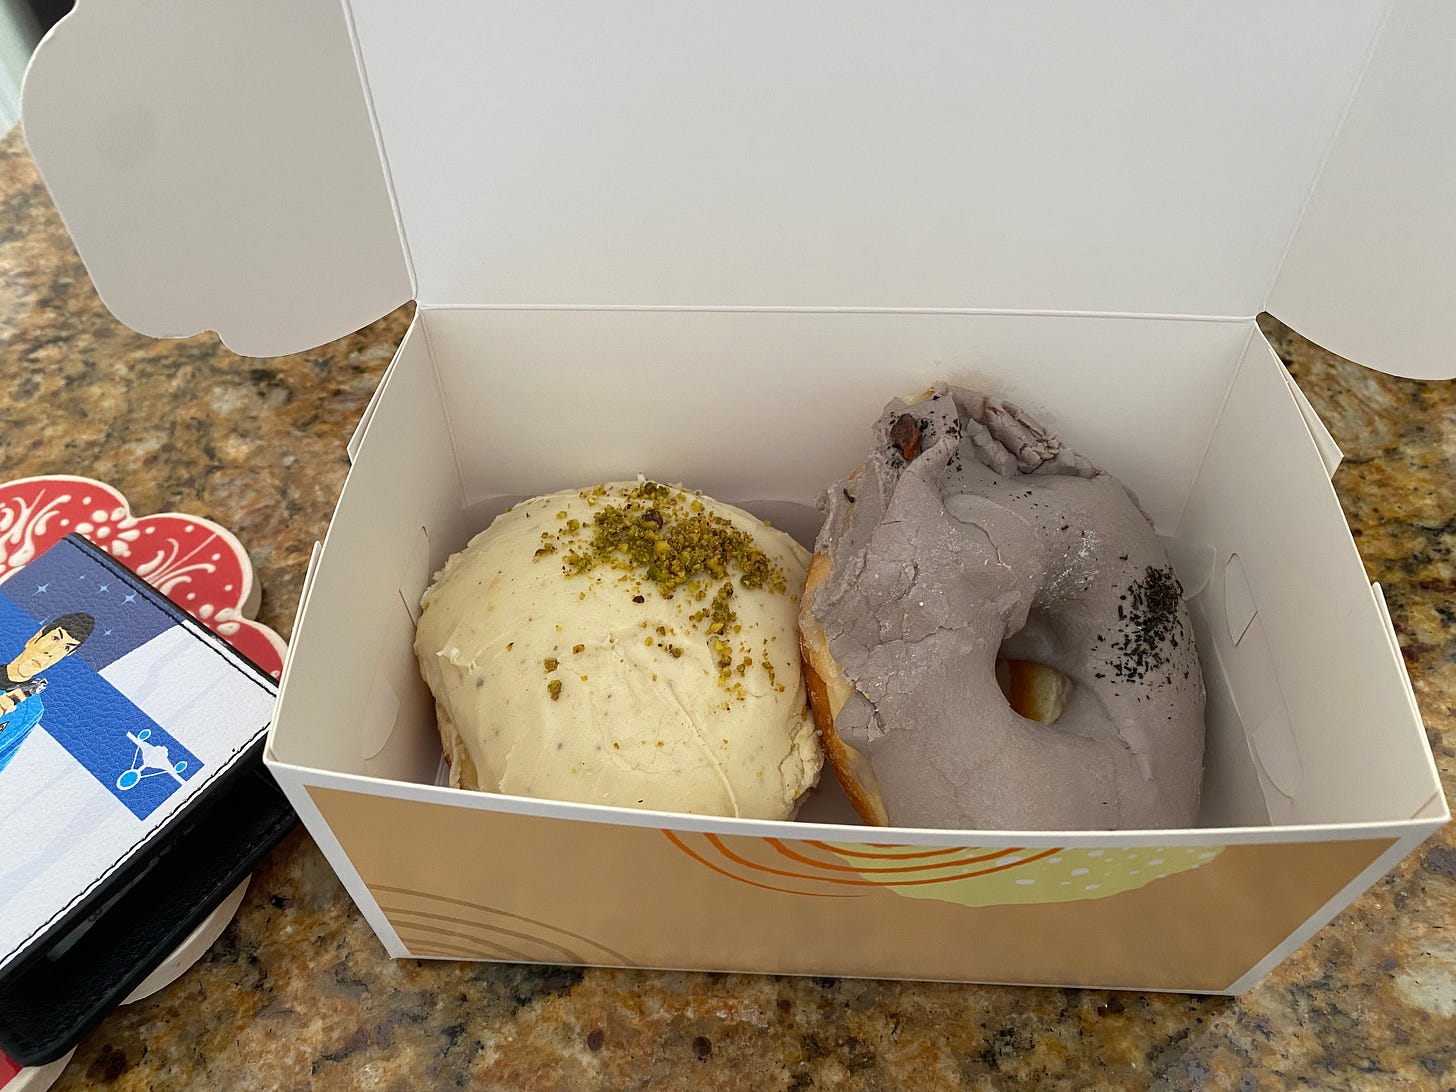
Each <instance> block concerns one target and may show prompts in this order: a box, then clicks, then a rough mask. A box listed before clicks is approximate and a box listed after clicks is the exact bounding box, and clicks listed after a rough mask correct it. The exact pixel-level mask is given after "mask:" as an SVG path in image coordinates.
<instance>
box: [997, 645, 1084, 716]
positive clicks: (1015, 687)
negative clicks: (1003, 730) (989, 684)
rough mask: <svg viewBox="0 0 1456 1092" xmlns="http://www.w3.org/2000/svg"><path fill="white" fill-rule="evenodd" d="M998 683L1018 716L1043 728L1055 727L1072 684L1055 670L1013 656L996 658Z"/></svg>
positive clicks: (1033, 661)
mask: <svg viewBox="0 0 1456 1092" xmlns="http://www.w3.org/2000/svg"><path fill="white" fill-rule="evenodd" d="M996 683H997V685H998V686H1000V687H1001V693H1002V694H1004V695H1005V696H1006V702H1007V704H1009V705H1010V706H1011V708H1012V709H1014V710H1015V711H1016V712H1017V714H1018V715H1020V716H1023V717H1025V718H1026V719H1027V720H1034V721H1036V722H1037V723H1039V724H1055V723H1056V722H1057V718H1058V717H1060V716H1061V715H1062V706H1063V704H1064V703H1065V701H1066V697H1067V692H1068V691H1069V690H1070V689H1071V680H1069V679H1068V678H1067V677H1066V676H1065V675H1063V674H1062V673H1061V672H1060V671H1058V670H1057V669H1056V668H1054V667H1048V666H1047V665H1046V664H1042V663H1037V662H1036V661H1035V660H1020V659H1016V658H1014V657H1010V656H1004V655H1002V656H998V657H997V658H996Z"/></svg>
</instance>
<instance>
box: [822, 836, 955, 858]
mask: <svg viewBox="0 0 1456 1092" xmlns="http://www.w3.org/2000/svg"><path fill="white" fill-rule="evenodd" d="M803 844H804V845H806V846H813V847H814V848H815V849H822V850H824V851H825V852H827V853H835V854H838V855H839V856H841V857H866V858H868V859H870V860H872V861H914V860H919V859H922V858H927V857H945V856H948V855H949V854H952V853H960V852H961V851H962V847H961V846H946V847H944V848H942V849H919V850H916V851H915V852H913V853H865V852H863V851H861V850H855V849H838V848H836V847H834V846H832V845H830V844H829V843H828V842H821V841H818V840H817V839H808V840H806V841H805V842H804V843H803ZM869 845H870V848H872V849H904V848H906V847H905V846H892V845H881V844H879V843H869Z"/></svg>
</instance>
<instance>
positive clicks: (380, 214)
mask: <svg viewBox="0 0 1456 1092" xmlns="http://www.w3.org/2000/svg"><path fill="white" fill-rule="evenodd" d="M1387 7H1388V5H1387V4H1386V3H1385V0H1340V2H1339V4H1338V7H1337V10H1335V11H1332V10H1331V9H1330V8H1329V6H1328V5H1327V4H1326V5H1318V6H1308V5H1302V4H1283V5H1273V6H1270V5H1266V4H1263V3H1260V2H1257V0H1237V2H1235V3H1232V4H1222V5H1206V6H1198V7H1191V6H1187V5H1172V6H1169V5H1163V4H1160V3H1154V2H1152V0H1147V2H1137V3H1129V4H1120V5H1085V4H1082V3H1080V2H1077V0H1038V2H1036V3H1032V4H1027V5H999V4H992V3H976V4H964V3H959V2H952V0H943V2H938V3H928V4H926V5H924V6H922V7H921V8H918V9H917V12H916V17H915V18H914V19H909V18H906V17H905V16H904V15H903V14H902V13H899V12H897V11H896V10H895V9H894V8H893V6H887V5H883V4H880V3H877V2H874V0H843V2H836V3H830V2H828V0H822V2H817V3H806V4H802V5H793V6H790V7H787V8H785V7H783V6H782V5H772V6H770V5H767V4H742V3H728V2H726V0H696V2H690V3H682V4H676V5H672V6H669V7H662V6H654V5H647V6H643V5H636V4H630V3H625V2H619V3H603V4H593V5H573V6H570V7H568V8H566V9H562V8H560V7H559V6H553V5H509V4H505V3H492V4H470V3H463V2H460V0H420V2H419V3H416V4H412V5H400V4H397V3H394V2H392V0H346V5H345V7H344V8H342V9H341V8H340V7H339V6H338V0H310V2H298V0H294V2H290V3H284V2H283V0H267V2H265V3H262V4H255V5H249V6H247V7H246V8H244V9H238V8H232V7H229V6H227V5H223V6H221V7H217V6H207V7H205V8H198V7H197V5H193V4H189V3H187V2H186V0H150V2H149V3H146V4H140V3H134V4H122V3H115V4H109V5H102V4H98V3H95V2H94V0H92V2H85V0H83V3H82V4H81V5H80V6H79V8H78V9H77V11H76V12H74V13H73V14H72V15H71V16H69V17H68V18H67V19H66V20H64V21H63V22H62V23H61V24H60V26H58V27H57V28H56V30H55V31H53V33H52V35H51V37H50V38H49V39H47V41H46V42H45V43H44V44H43V45H42V48H41V49H40V50H39V51H38V53H37V56H36V58H35V61H34V63H33V65H32V69H31V72H30V75H29V77H28V79H27V86H26V97H25V121H26V131H27V136H28V137H29V139H30V142H31V146H32V150H33V151H34V153H35V155H36V158H37V161H38V162H39V163H40V164H41V166H42V170H43V173H44V175H45V178H46V181H47V183H48V184H49V185H50V186H51V189H52V192H53V193H54V194H55V196H56V199H57V203H58V205H60V207H61V209H62V211H63V213H64V215H65V217H66V220H67V225H68V227H70V228H71V230H72V233H73V235H74V236H75V237H76V239H77V243H78V247H79V249H80V251H81V253H82V256H83V257H84V258H85V259H86V261H87V264H88V266H89V267H90V270H91V272H92V275H93V277H94V279H95V280H96V282H97V285H98V288H99V289H100V291H101V292H102V295H103V297H104V298H105V299H106V300H107V302H108V304H109V305H111V306H112V307H113V310H115V311H116V312H117V313H118V314H119V315H120V316H121V317H122V318H123V319H124V320H125V321H127V322H129V323H131V324H132V325H134V326H136V327H137V328H139V329H142V330H144V331H146V332H148V333H155V334H178V333H188V332H192V331H195V330H198V329H201V328H207V327H211V328H214V329H218V330H219V332H220V333H221V334H222V335H223V337H224V340H225V341H227V343H228V344H229V345H231V346H232V347H234V348H236V349H239V350H241V351H245V352H254V353H264V352H271V353H282V352H288V351H296V350H299V349H302V348H306V347H308V346H311V345H313V344H316V343H318V342H320V341H322V340H326V339H328V338H331V337H335V336H338V335H339V334H341V333H343V332H345V331H346V330H348V329H352V328H355V327H357V326H359V325H362V324H364V323H366V322H368V321H370V320H371V319H372V318H374V317H376V316H377V315H378V314H380V313H382V312H384V311H386V310H388V309H389V308H390V307H392V306H394V305H395V304H397V303H399V302H402V301H403V300H404V299H405V298H407V297H408V296H409V295H411V294H413V295H414V296H415V297H416V298H417V299H419V300H420V301H421V303H423V304H426V305H431V306H450V305H464V306H470V305H482V304H484V305H505V306H542V305H545V306H583V305H585V306H629V307H635V306H684V307H724V306H727V307H749V308H758V307H768V308H784V307H786V308H823V307H829V308H842V307H849V308H895V309H902V308H903V309H922V308H929V309H949V310H963V309H972V310H981V309H991V310H1021V311H1054V312H1061V311H1066V312H1093V313H1099V312H1112V313H1143V314H1166V315H1185V316H1186V315H1192V316H1211V317H1247V316H1250V315H1253V314H1254V313H1256V312H1258V311H1259V310H1261V309H1263V307H1264V306H1265V303H1266V299H1267V298H1268V296H1269V291H1270V286H1271V285H1273V284H1274V283H1275V276H1276V271H1279V270H1280V269H1281V264H1282V270H1283V271H1282V274H1281V275H1280V277H1279V280H1278V293H1277V294H1278V299H1279V301H1280V305H1281V307H1282V308H1283V309H1284V310H1285V311H1286V312H1287V313H1288V315H1289V317H1290V319H1291V321H1293V322H1295V323H1296V324H1303V325H1305V326H1307V327H1308V328H1309V330H1310V331H1311V332H1312V333H1314V332H1315V331H1316V330H1317V329H1322V328H1324V326H1325V325H1328V326H1329V327H1330V328H1331V329H1334V323H1335V322H1340V323H1343V325H1341V326H1339V328H1338V335H1339V336H1340V337H1341V338H1345V339H1347V340H1348V341H1349V342H1350V343H1351V344H1355V343H1357V342H1358V344H1359V345H1360V346H1361V349H1362V353H1363V357H1362V358H1363V359H1367V360H1369V361H1370V362H1371V363H1374V364H1376V365H1386V366H1390V367H1392V368H1393V369H1395V370H1411V369H1414V368H1416V367H1422V368H1427V369H1431V373H1432V374H1435V373H1436V372H1437V371H1438V370H1439V364H1438V362H1436V361H1427V360H1421V361H1413V360H1410V359H1407V357H1406V353H1407V351H1408V350H1410V351H1415V350H1417V349H1419V348H1420V347H1419V346H1415V347H1414V348H1412V344H1411V342H1412V339H1421V340H1422V342H1423V343H1425V344H1427V345H1428V346H1429V344H1431V343H1433V342H1434V339H1435V338H1436V336H1437V335H1438V334H1439V333H1440V330H1439V329H1437V326H1438V323H1439V319H1438V318H1437V316H1438V315H1440V314H1442V313H1443V312H1442V311H1441V310H1439V309H1432V310H1430V311H1427V312H1425V313H1423V314H1421V315H1420V316H1419V319H1420V321H1419V322H1416V321H1411V322H1409V323H1407V324H1406V326H1407V327H1409V328H1407V329H1402V330H1397V331H1392V330H1390V329H1389V326H1390V323H1388V322H1387V321H1385V314H1384V313H1383V312H1382V311H1381V308H1382V307H1384V306H1385V301H1386V300H1387V299H1388V298H1392V297H1398V296H1399V288H1398V287H1397V286H1398V284H1399V282H1400V281H1401V280H1403V279H1404V277H1405V276H1406V273H1407V271H1406V270H1404V269H1402V270H1398V271H1397V273H1398V274H1399V275H1398V276H1396V277H1386V278H1385V279H1384V280H1382V281H1381V282H1380V287H1381V289H1382V292H1381V293H1380V294H1379V295H1377V296H1374V297H1373V298H1374V299H1375V300H1376V303H1375V304H1374V305H1367V304H1366V302H1365V301H1364V300H1363V299H1362V300H1358V301H1356V302H1358V303H1359V304H1360V306H1358V307H1357V306H1354V305H1353V304H1352V303H1351V301H1350V299H1349V298H1347V297H1348V296H1353V295H1355V294H1356V289H1357V288H1358V289H1359V290H1360V291H1361V292H1363V291H1365V290H1366V287H1367V286H1362V285H1357V284H1355V283H1354V282H1351V283H1350V284H1348V285H1344V286H1342V288H1344V289H1345V293H1344V294H1343V295H1342V296H1341V297H1340V300H1339V303H1338V305H1336V306H1333V307H1329V308H1327V309H1326V310H1328V311H1329V312H1330V314H1331V318H1330V319H1328V320H1327V319H1326V316H1325V313H1324V311H1323V310H1321V309H1320V307H1319V306H1318V305H1317V304H1318V302H1319V295H1320V285H1321V283H1322V281H1323V278H1325V277H1326V276H1329V270H1328V269H1326V268H1322V263H1321V261H1320V260H1319V255H1320V254H1321V252H1322V251H1321V248H1322V247H1324V248H1328V247H1330V246H1333V245H1336V244H1332V243H1329V242H1328V241H1327V239H1326V236H1329V235H1331V234H1334V235H1338V234H1340V233H1341V232H1344V231H1346V230H1347V229H1351V225H1349V224H1347V223H1346V222H1344V220H1343V218H1342V217H1343V216H1344V214H1345V213H1344V211H1342V210H1343V209H1344V206H1342V205H1341V202H1340V199H1339V194H1341V193H1342V192H1344V191H1346V190H1348V189H1349V188H1350V187H1351V186H1355V187H1356V188H1357V189H1358V188H1359V185H1360V180H1359V178H1358V177H1357V178H1356V179H1355V181H1353V182H1352V181H1351V180H1350V174H1351V171H1349V170H1347V169H1346V167H1345V164H1346V161H1347V160H1349V159H1351V158H1354V159H1358V158H1359V157H1358V156H1353V155H1352V154H1350V153H1347V152H1346V146H1347V144H1348V143H1349V142H1346V141H1340V142H1338V143H1335V144H1334V145H1333V147H1334V149H1335V151H1334V154H1329V153H1330V151H1331V148H1332V141H1334V140H1335V136H1336V134H1337V132H1338V130H1339V127H1340V124H1341V121H1342V119H1344V118H1345V116H1346V113H1347V110H1348V112H1349V116H1350V117H1351V119H1353V120H1359V119H1360V118H1362V117H1364V116H1365V115H1366V114H1367V113H1369V112H1370V111H1371V110H1373V111H1374V121H1372V122H1370V123H1371V124H1374V123H1375V122H1379V121H1380V119H1381V118H1383V117H1384V116H1385V115H1386V114H1387V113H1390V112H1391V111H1398V107H1399V102H1400V97H1401V95H1402V94H1403V93H1405V92H1409V93H1411V94H1416V93H1419V94H1422V95H1424V96H1427V97H1429V98H1438V97H1439V95H1438V90H1439V87H1440V85H1441V84H1442V83H1443V82H1445V83H1450V82H1452V80H1453V77H1452V75H1451V72H1450V71H1448V70H1449V69H1450V66H1437V65H1434V64H1433V65H1430V66H1428V67H1426V68H1424V69H1422V70H1421V72H1420V73H1419V76H1420V79H1418V80H1415V81H1414V84H1415V86H1413V87H1411V88H1404V89H1403V87H1402V86H1401V85H1400V84H1398V83H1395V84H1392V81H1388V80H1387V81H1384V82H1383V83H1381V86H1382V87H1383V88H1384V90H1383V92H1382V95H1381V99H1380V103H1379V106H1378V107H1372V108H1369V109H1367V108H1366V107H1365V105H1364V104H1363V102H1361V101H1359V100H1357V101H1356V102H1355V107H1354V108H1353V109H1351V108H1350V107H1351V97H1352V94H1353V93H1354V91H1355V89H1356V88H1357V87H1359V86H1360V83H1361V76H1362V73H1364V71H1365V67H1366V63H1367V61H1368V60H1369V59H1370V58H1371V56H1372V43H1374V42H1375V41H1376V40H1377V38H1378V36H1379V33H1380V29H1381V26H1382V22H1383V20H1384V19H1385V16H1386V13H1387ZM1427 7H1430V8H1431V10H1427ZM1434 7H1435V6H1434V5H1418V4H1411V5H1410V6H1409V10H1406V9H1405V8H1403V9H1402V11H1401V13H1400V15H1401V20H1407V21H1411V22H1413V24H1414V25H1415V26H1416V27H1419V26H1420V25H1421V23H1422V21H1423V20H1427V19H1433V18H1437V17H1438V14H1437V13H1436V12H1435V11H1434ZM1398 22H1399V21H1398ZM1400 25H1401V26H1402V27H1403V28H1405V22H1400ZM351 31H352V36H351ZM1403 33H1404V30H1403ZM122 41H125V42H127V43H128V45H127V47H126V48H124V49H123V48H119V47H118V44H117V43H118V42H122ZM1432 48H1433V47H1432ZM356 54H357V57H356ZM1376 56H1377V60H1381V61H1382V63H1384V61H1383V54H1378V53H1377V55H1376ZM356 59H357V61H358V62H359V64H360V65H362V70H363V72H364V73H365V74H366V76H367V78H366V79H363V80H361V78H360V70H359V68H358V67H356V65H355V61H356ZM1376 82H1379V81H1376ZM1448 97H1452V98H1456V96H1448ZM1380 123H1381V124H1383V122H1380ZM376 132H377V134H378V140H377V141H376ZM1420 136H1421V134H1420V133H1419V132H1412V131H1411V130H1410V127H1409V126H1405V127H1402V126H1395V127H1393V128H1392V129H1391V130H1390V131H1389V132H1385V131H1382V134H1381V138H1382V140H1383V142H1384V143H1383V145H1382V148H1383V155H1384V156H1385V158H1386V160H1387V162H1389V161H1390V160H1395V161H1397V162H1411V163H1416V162H1427V163H1431V164H1432V165H1433V166H1434V165H1435V153H1428V154H1427V155H1426V156H1425V159H1424V160H1420V159H1417V158H1414V156H1415V151H1414V150H1411V149H1407V148H1406V147H1405V143H1406V142H1409V141H1411V140H1412V139H1413V138H1418V137H1420ZM1415 142H1416V143H1417V144H1418V145H1419V144H1420V143H1421V141H1420V140H1416V141H1415ZM380 149H382V153H383V156H382V159H381V152H380ZM1402 157H1406V158H1402ZM1327 160H1328V165H1329V170H1330V171H1333V172H1335V176H1334V177H1333V178H1330V179H1322V180H1321V181H1320V183H1319V185H1318V186H1316V179H1319V178H1320V172H1321V168H1322V165H1325V164H1326V162H1327ZM381 162H384V163H387V168H382V167H381ZM1354 174H1355V175H1358V174H1359V172H1358V171H1355V172H1354ZM1327 182H1328V183H1329V185H1328V186H1327V185H1326V183H1327ZM1421 189H1422V193H1421V195H1420V196H1422V197H1423V198H1424V199H1425V200H1426V202H1427V204H1426V205H1424V206H1421V207H1429V208H1430V209H1431V210H1432V216H1431V217H1430V219H1431V221H1432V222H1434V221H1435V220H1436V219H1438V215H1439V210H1441V207H1442V206H1441V205H1440V204H1439V203H1438V202H1437V201H1436V198H1437V196H1438V193H1439V192H1440V188H1439V185H1438V183H1437V181H1436V180H1435V179H1434V178H1432V179H1429V180H1426V182H1424V183H1422V186H1421ZM1408 190H1409V188H1408ZM1408 190H1407V192H1405V193H1403V194H1402V196H1403V197H1407V198H1409V197H1411V196H1412V195H1411V194H1410V193H1409V192H1408ZM1311 193H1313V194H1314V199H1313V200H1311V199H1310V195H1311ZM391 197H392V198H393V201H392V202H391ZM1307 203H1308V205H1309V208H1310V210H1311V214H1312V216H1314V217H1316V219H1314V220H1312V221H1311V223H1310V225H1308V226H1306V227H1305V228H1304V229H1302V230H1300V231H1299V232H1298V237H1297V239H1296V245H1295V246H1294V248H1293V249H1292V250H1290V246H1289V244H1290V240H1291V239H1292V238H1295V235H1296V227H1297V226H1298V225H1299V223H1300V217H1301V214H1302V212H1303V210H1304V209H1305V207H1306V204H1307ZM1399 212H1400V214H1401V215H1402V216H1404V217H1406V218H1407V219H1408V220H1415V219H1421V218H1422V217H1421V211H1420V208H1412V207H1411V206H1410V204H1409V203H1407V204H1406V205H1405V207H1403V208H1402V209H1401V210H1399ZM396 214H397V215H396ZM1327 222H1328V223H1329V224H1330V227H1329V228H1324V227H1321V225H1322V224H1324V223H1327ZM1351 230H1352V231H1353V230H1354V229H1351ZM401 233H402V236H403V238H404V239H406V240H407V244H408V245H407V248H406V246H405V244H404V243H402V242H401ZM1358 245H1360V246H1362V247H1365V246H1368V245H1371V241H1370V240H1368V239H1364V238H1363V236H1362V237H1361V239H1360V242H1359V244H1358ZM406 251H407V252H406ZM1286 251H1288V252H1289V260H1288V261H1284V258H1285V254H1286ZM1437 256H1438V251H1437V250H1436V249H1435V248H1431V249H1430V251H1429V257H1431V259H1432V262H1431V263H1427V266H1425V267H1421V268H1420V269H1419V270H1417V272H1418V273H1419V276H1420V277H1421V278H1423V279H1422V282H1421V283H1422V284H1423V285H1424V286H1425V291H1426V293H1427V294H1430V295H1432V298H1435V297H1434V294H1435V293H1437V292H1442V291H1444V292H1446V293H1449V291H1450V289H1452V288H1456V277H1453V276H1449V275H1448V276H1447V277H1446V279H1445V280H1441V279H1440V277H1439V274H1440V273H1441V270H1440V268H1439V267H1437V268H1431V265H1432V263H1434V261H1435V258H1436V257H1437ZM1446 272H1447V273H1448V274H1449V273H1450V270H1449V269H1447V270H1446ZM1411 275H1412V276H1414V274H1411ZM1377 322H1378V324H1379V328H1376V326H1377ZM1414 327H1419V328H1420V329H1419V330H1416V329H1412V328H1414ZM1337 347H1339V346H1337ZM1426 355H1429V354H1426ZM1387 362H1389V363H1388V364H1387Z"/></svg>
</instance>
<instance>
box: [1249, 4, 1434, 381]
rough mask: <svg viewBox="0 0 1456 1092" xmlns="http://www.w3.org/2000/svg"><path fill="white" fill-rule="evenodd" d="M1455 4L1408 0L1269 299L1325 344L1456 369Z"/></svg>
mask: <svg viewBox="0 0 1456 1092" xmlns="http://www.w3.org/2000/svg"><path fill="white" fill-rule="evenodd" d="M1453 74H1456V5H1452V4H1450V3H1446V2H1443V0H1409V2H1402V3H1398V4H1396V5H1395V6H1394V7H1393V9H1392V10H1391V13H1390V18H1389V19H1388V21H1387V22H1386V25H1385V28H1384V30H1383V32H1382V34H1381V36H1380V41H1379V43H1378V45H1377V46H1376V48H1375V51H1374V53H1373V55H1372V57H1371V60H1370V64H1369V67H1368V69H1367V71H1366V74H1365V78H1364V79H1363V80H1362V81H1361V84H1360V89H1359V91H1358V93H1357V94H1356V95H1355V97H1354V99H1353V100H1352V102H1351V104H1350V109H1349V113H1348V114H1347V115H1346V117H1345V120H1344V122H1343V124H1342V125H1341V127H1340V131H1339V135H1338V137H1337V138H1336V140H1335V143H1334V144H1333V145H1332V146H1331V148H1330V154H1329V157H1328V159H1327V160H1326V162H1325V166H1324V168H1323V170H1322V171H1321V172H1320V178H1319V183H1318V185H1317V186H1316V188H1315V190H1314V192H1313V193H1312V194H1311V197H1310V201H1309V205H1308V207H1307V208H1306V209H1305V212H1304V215H1303V217H1302V218H1301V220H1300V224H1299V228H1298V230H1297V232H1296V233H1295V236H1294V240H1293V242H1292V244H1291V246H1290V249H1289V254H1288V256H1287V257H1286V259H1285V261H1284V265H1283V267H1282V268H1281V270H1280V272H1279V277H1278V279H1277V280H1276V281H1275V283H1274V288H1273V291H1272V292H1271V293H1270V295H1269V304H1268V309H1269V311H1271V312H1272V313H1274V314H1275V315H1277V316H1278V317H1279V318H1280V319H1282V320H1283V321H1285V322H1287V323H1288V324H1289V325H1291V326H1293V327H1294V328H1295V329H1297V330H1299V331H1300V332H1301V333H1302V334H1304V335H1305V336H1306V337H1308V338H1310V339H1311V340H1313V341H1315V342H1317V343H1318V344H1320V345H1323V346H1324V347H1325V348H1327V349H1330V350H1332V351H1334V352H1337V353H1340V354H1341V355H1343V356H1345V357H1347V358H1349V359H1351V360H1356V361H1359V362H1360V363H1362V364H1366V365H1368V366H1370V367H1374V368H1379V369H1381V370H1382V371H1387V372H1390V373H1392V374H1395V375H1404V376H1410V377H1412V378H1415V379H1443V378H1450V377H1451V376H1453V375H1456V353H1453V352H1452V346H1453V345H1456V309H1453V308H1452V306H1451V301H1452V299H1453V297H1456V79H1453Z"/></svg>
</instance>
